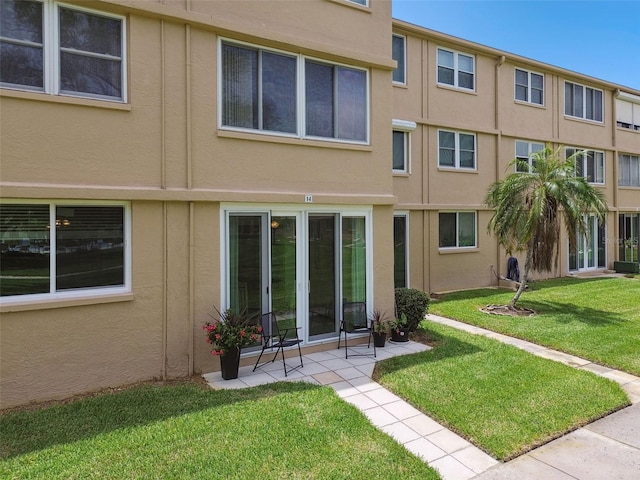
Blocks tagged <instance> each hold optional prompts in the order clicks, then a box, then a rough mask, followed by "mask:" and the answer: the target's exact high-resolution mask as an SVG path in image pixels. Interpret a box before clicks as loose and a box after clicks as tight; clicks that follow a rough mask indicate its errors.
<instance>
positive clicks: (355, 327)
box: [338, 302, 376, 358]
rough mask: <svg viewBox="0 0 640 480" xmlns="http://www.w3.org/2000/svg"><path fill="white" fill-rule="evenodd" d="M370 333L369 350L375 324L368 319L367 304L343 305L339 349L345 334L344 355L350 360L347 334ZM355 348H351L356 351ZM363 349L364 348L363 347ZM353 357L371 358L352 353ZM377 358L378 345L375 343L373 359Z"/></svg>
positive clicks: (368, 354) (349, 303)
mask: <svg viewBox="0 0 640 480" xmlns="http://www.w3.org/2000/svg"><path fill="white" fill-rule="evenodd" d="M363 333H368V339H367V349H369V348H370V347H371V338H372V337H373V324H372V323H371V322H370V321H369V318H368V317H367V304H366V303H365V302H344V303H343V304H342V320H340V333H339V336H338V349H340V341H341V339H342V335H343V334H344V354H345V358H349V345H348V343H347V334H353V335H359V336H361V335H362V334H363ZM354 348H355V347H353V346H352V347H351V349H354ZM361 348H362V347H361ZM351 355H352V356H371V355H372V354H371V353H370V352H368V353H352V354H351ZM375 356H376V344H375V342H374V343H373V357H374V358H375Z"/></svg>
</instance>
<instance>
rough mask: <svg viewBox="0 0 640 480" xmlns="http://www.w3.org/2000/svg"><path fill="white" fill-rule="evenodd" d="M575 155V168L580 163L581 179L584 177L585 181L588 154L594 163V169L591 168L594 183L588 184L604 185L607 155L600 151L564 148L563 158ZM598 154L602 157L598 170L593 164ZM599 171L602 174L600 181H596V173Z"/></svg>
mask: <svg viewBox="0 0 640 480" xmlns="http://www.w3.org/2000/svg"><path fill="white" fill-rule="evenodd" d="M575 153H578V154H579V155H577V156H576V167H577V166H578V162H582V165H581V167H582V173H583V175H582V177H584V178H585V179H587V163H586V162H587V161H588V159H589V154H593V159H594V160H593V161H594V167H593V171H594V181H593V182H589V183H590V184H592V185H604V184H605V183H606V182H605V173H606V160H607V155H606V153H605V152H603V151H602V150H591V149H586V148H578V147H566V148H565V158H569V157H570V156H571V155H574V154H575ZM597 154H600V155H602V168H601V169H599V168H598V165H596V164H595V162H596V155H597ZM599 171H601V172H602V181H598V172H599ZM576 175H577V168H576Z"/></svg>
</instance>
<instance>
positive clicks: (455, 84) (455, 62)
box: [436, 47, 476, 92]
mask: <svg viewBox="0 0 640 480" xmlns="http://www.w3.org/2000/svg"><path fill="white" fill-rule="evenodd" d="M441 50H442V51H443V52H448V53H452V54H453V84H451V83H444V82H441V81H440V80H439V79H438V76H439V75H438V69H439V68H440V61H439V59H438V52H440V51H441ZM460 55H464V56H465V57H469V58H471V60H472V61H473V71H472V72H467V71H464V70H462V72H464V73H470V74H471V75H472V76H473V88H468V87H462V86H460V85H459V79H458V74H459V73H460V72H461V70H460V68H459V57H460ZM442 67H443V68H451V67H448V66H445V65H442ZM436 83H437V84H438V85H444V86H446V87H450V88H457V89H459V90H463V91H467V92H475V91H476V56H475V55H472V54H469V53H465V52H459V51H457V50H452V49H450V48H444V47H438V48H437V49H436Z"/></svg>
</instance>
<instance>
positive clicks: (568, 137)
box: [392, 20, 640, 292]
mask: <svg viewBox="0 0 640 480" xmlns="http://www.w3.org/2000/svg"><path fill="white" fill-rule="evenodd" d="M392 42H393V56H394V59H396V60H397V61H398V69H396V70H394V73H393V115H394V118H393V125H394V126H393V140H394V143H393V148H394V151H393V160H392V171H393V182H394V193H395V194H396V195H397V197H398V202H397V203H396V205H395V207H394V245H395V265H396V269H395V285H396V286H404V285H409V286H411V287H414V288H419V289H424V290H426V291H429V292H441V291H448V290H455V289H461V288H474V287H480V286H489V285H495V284H496V283H497V276H505V275H506V268H507V259H508V256H507V255H506V253H505V252H504V251H503V250H502V249H501V248H500V247H499V246H498V244H497V242H496V240H495V238H493V237H492V236H491V235H490V234H489V233H488V232H487V224H488V221H489V219H490V217H491V214H492V212H491V211H489V210H488V209H487V208H486V206H485V205H484V201H483V199H484V195H485V193H486V191H487V188H488V187H489V185H490V184H491V183H492V182H494V181H496V180H498V179H501V178H504V177H505V176H506V175H507V174H509V173H511V172H514V171H515V168H516V167H514V166H512V165H511V166H510V165H509V163H510V162H511V161H512V160H513V159H515V158H518V159H521V160H524V161H528V162H529V163H531V159H530V156H531V154H532V153H534V152H536V151H539V150H541V149H543V148H544V146H545V145H547V144H549V145H550V146H551V147H552V148H554V149H556V148H560V155H571V154H573V153H575V152H583V153H582V154H581V155H580V156H579V157H578V161H577V166H576V169H577V175H583V176H585V177H586V178H587V180H588V181H589V183H591V184H592V185H594V187H595V188H597V189H598V190H600V191H602V192H603V193H604V195H605V196H606V198H607V202H608V206H609V214H608V215H607V218H606V220H605V222H604V223H599V222H598V221H597V219H596V218H595V217H590V218H589V219H588V222H589V225H590V228H589V232H588V234H587V235H586V237H585V238H580V239H577V242H576V247H575V248H570V247H569V240H568V238H566V236H565V237H563V238H562V242H561V243H562V247H561V249H560V257H559V262H558V267H557V269H556V270H555V271H553V272H550V273H546V272H534V278H546V277H550V276H551V277H553V276H566V275H569V274H572V273H574V272H581V271H588V270H606V269H611V268H612V267H613V262H614V261H616V260H623V261H625V260H626V261H633V262H637V261H638V243H639V242H638V238H639V236H638V231H639V229H640V228H639V227H640V188H639V187H640V158H639V154H640V127H639V126H638V118H640V92H638V91H637V90H633V89H630V88H625V87H623V86H620V85H615V84H611V83H608V82H605V81H602V80H598V79H595V78H591V77H587V76H585V75H581V74H579V73H576V72H571V71H567V70H564V69H562V68H558V67H555V66H551V65H546V64H543V63H541V62H537V61H535V60H531V59H527V58H523V57H520V56H517V55H514V54H510V53H508V52H504V51H500V50H496V49H493V48H490V47H486V46H483V45H478V44H475V43H471V42H468V41H466V40H463V39H460V38H455V37H452V36H449V35H446V34H443V33H440V32H435V31H432V30H427V29H424V28H422V27H419V26H416V25H412V24H409V23H406V22H403V21H398V20H394V21H393V39H392ZM520 257H521V258H520V261H521V262H523V261H524V258H523V255H520Z"/></svg>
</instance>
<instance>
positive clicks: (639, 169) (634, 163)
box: [618, 153, 640, 187]
mask: <svg viewBox="0 0 640 480" xmlns="http://www.w3.org/2000/svg"><path fill="white" fill-rule="evenodd" d="M618 185H620V186H621V187H640V156H638V155H629V154H626V153H621V154H620V155H619V156H618Z"/></svg>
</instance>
